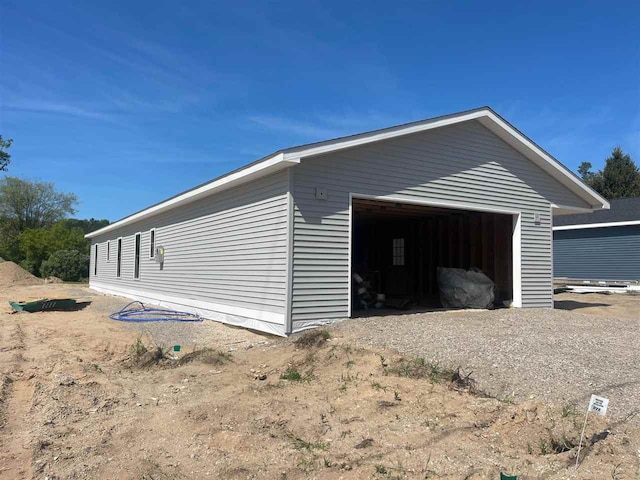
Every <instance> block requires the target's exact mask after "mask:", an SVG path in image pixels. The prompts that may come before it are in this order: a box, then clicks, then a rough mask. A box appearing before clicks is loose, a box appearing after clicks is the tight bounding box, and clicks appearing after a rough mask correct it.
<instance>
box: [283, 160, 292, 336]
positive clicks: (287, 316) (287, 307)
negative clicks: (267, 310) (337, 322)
mask: <svg viewBox="0 0 640 480" xmlns="http://www.w3.org/2000/svg"><path fill="white" fill-rule="evenodd" d="M287 175H288V188H287V250H286V251H287V254H286V262H287V280H286V282H287V283H286V293H285V300H284V302H285V304H284V324H285V333H286V334H287V335H288V334H289V333H291V332H292V331H293V318H292V315H291V307H292V302H293V234H294V232H293V214H294V213H293V182H294V179H293V169H291V168H290V169H288V170H287Z"/></svg>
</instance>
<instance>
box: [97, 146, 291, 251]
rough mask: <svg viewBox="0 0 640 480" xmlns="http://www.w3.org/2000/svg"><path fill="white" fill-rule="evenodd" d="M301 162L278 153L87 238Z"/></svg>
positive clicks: (111, 225)
mask: <svg viewBox="0 0 640 480" xmlns="http://www.w3.org/2000/svg"><path fill="white" fill-rule="evenodd" d="M299 162H300V160H299V159H298V160H296V159H286V160H285V159H284V155H283V154H282V153H278V154H277V155H273V156H272V157H269V158H266V159H265V160H263V161H261V162H259V163H256V164H254V165H251V166H250V167H247V168H244V169H242V170H239V171H237V172H235V173H231V174H230V175H226V176H224V177H222V178H220V179H218V180H214V181H213V182H210V183H207V184H205V185H202V186H200V187H198V188H195V189H193V190H189V191H188V192H185V193H183V194H181V195H177V196H175V197H173V198H170V199H169V200H166V201H164V202H161V203H158V204H157V205H154V206H152V207H149V208H147V209H145V210H142V211H140V212H138V213H134V214H133V215H131V216H129V217H126V218H123V219H122V220H119V221H117V222H114V223H112V224H110V225H107V226H106V227H104V228H101V229H100V230H96V231H95V232H91V233H88V234H87V235H85V238H93V237H96V236H98V235H102V234H103V233H107V232H110V231H112V230H115V229H116V228H120V227H123V226H125V225H129V224H132V223H135V222H138V221H140V220H143V219H145V218H147V217H150V216H152V215H157V214H158V213H161V212H164V211H166V210H171V209H173V208H176V207H178V206H180V205H184V204H187V203H191V202H194V201H196V200H199V199H200V198H204V197H207V196H209V195H213V194H214V193H218V192H221V191H223V190H226V189H227V188H231V187H235V186H237V185H241V184H243V183H246V182H249V181H251V180H254V179H256V178H260V177H264V176H266V175H269V174H271V173H275V172H277V171H279V170H282V169H284V168H288V167H291V166H293V165H295V164H296V163H299Z"/></svg>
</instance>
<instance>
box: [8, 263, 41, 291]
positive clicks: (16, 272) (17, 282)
mask: <svg viewBox="0 0 640 480" xmlns="http://www.w3.org/2000/svg"><path fill="white" fill-rule="evenodd" d="M41 284H42V280H40V279H39V278H38V277H36V276H34V275H31V274H30V273H29V272H27V271H26V270H25V269H24V268H22V267H20V266H19V265H16V264H15V263H13V262H0V287H5V288H6V287H15V286H28V285H41Z"/></svg>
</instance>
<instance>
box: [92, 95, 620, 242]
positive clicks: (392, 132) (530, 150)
mask: <svg viewBox="0 0 640 480" xmlns="http://www.w3.org/2000/svg"><path fill="white" fill-rule="evenodd" d="M470 120H477V121H479V122H480V123H481V124H482V125H484V126H485V127H486V128H488V129H489V130H490V131H492V132H493V133H494V134H496V135H497V136H498V137H499V138H501V139H502V140H504V141H505V142H506V143H508V144H509V145H511V146H512V147H513V148H515V149H516V150H517V151H519V152H520V153H522V154H523V155H524V156H525V157H527V158H528V159H529V160H531V161H532V162H534V163H535V164H536V165H538V166H539V167H540V168H542V169H543V170H544V171H546V172H547V173H549V174H550V175H551V176H553V177H554V178H556V179H557V180H558V181H560V182H561V183H562V184H563V185H565V186H566V187H567V188H569V190H571V191H572V192H574V193H575V194H576V195H577V196H578V197H580V198H582V199H583V200H584V201H585V202H586V203H587V204H588V205H589V206H590V208H587V209H585V208H580V207H572V206H559V205H552V206H553V208H554V209H559V210H562V211H563V213H571V212H573V213H584V212H585V211H588V212H590V211H594V210H601V209H608V208H610V206H609V202H607V200H606V199H604V198H603V197H602V196H600V195H599V194H598V193H596V192H595V191H594V190H592V189H591V188H590V187H589V186H587V185H586V184H585V183H584V182H583V181H582V180H580V179H579V178H578V177H577V176H575V175H574V174H573V173H572V172H571V171H570V170H568V169H567V168H566V167H564V165H562V164H561V163H560V162H559V161H558V160H556V159H555V158H553V157H552V156H551V155H549V154H548V153H547V152H545V151H544V150H542V149H541V148H540V147H538V146H537V145H536V144H535V143H533V142H532V141H531V140H529V139H528V138H527V137H526V136H525V135H524V134H522V133H521V132H519V131H518V130H517V129H516V128H515V127H513V126H512V125H511V124H509V123H508V122H507V121H506V120H504V119H503V118H502V117H500V116H499V115H498V114H497V113H495V112H494V111H493V110H491V109H490V108H488V107H485V108H480V109H476V110H470V111H467V112H462V113H458V114H453V115H447V116H444V117H438V118H435V119H432V120H423V121H420V122H414V123H409V124H405V125H400V126H397V127H391V128H385V129H382V130H376V131H373V132H368V133H363V134H359V135H352V136H349V137H343V138H338V139H335V140H328V141H325V142H319V143H314V144H311V145H303V146H300V147H294V148H289V149H286V150H283V151H280V152H278V153H275V154H273V155H271V156H269V157H266V158H265V159H263V160H260V161H258V162H256V163H254V164H252V165H249V166H248V167H246V168H242V169H240V170H238V171H236V172H233V173H231V174H229V175H226V176H224V177H221V178H219V179H217V180H214V181H212V182H209V183H207V184H204V185H202V186H200V187H197V188H195V189H193V190H189V191H187V192H185V193H183V194H180V195H177V196H176V197H173V198H170V199H169V200H166V201H164V202H161V203H159V204H157V205H154V206H152V207H149V208H147V209H145V210H142V211H140V212H138V213H135V214H133V215H130V216H129V217H125V218H123V219H122V220H119V221H117V222H115V223H112V224H111V225H108V226H106V227H104V228H101V229H100V230H96V231H95V232H91V233H89V234H87V235H85V237H86V238H93V237H97V236H99V235H102V234H103V233H107V232H109V231H111V230H114V229H116V228H120V227H123V226H125V225H129V224H131V223H134V222H137V221H140V220H142V219H144V218H148V217H151V216H153V215H157V214H158V213H161V212H164V211H167V210H171V209H173V208H176V207H178V206H181V205H185V204H187V203H191V202H193V201H196V200H198V199H200V198H204V197H206V196H209V195H213V194H214V193H218V192H221V191H223V190H226V189H228V188H231V187H235V186H237V185H241V184H243V183H246V182H250V181H252V180H254V179H256V178H260V177H263V176H266V175H269V174H271V173H274V172H277V171H279V170H282V169H285V168H289V167H291V166H293V165H296V164H298V163H300V161H301V159H303V158H310V157H315V156H318V155H323V154H326V153H331V152H335V151H337V150H344V149H347V148H354V147H358V146H360V145H364V144H369V143H374V142H380V141H384V140H389V139H391V138H395V137H399V136H403V135H411V134H413V133H419V132H424V131H427V130H432V129H435V128H440V127H445V126H447V125H453V124H456V123H462V122H467V121H470Z"/></svg>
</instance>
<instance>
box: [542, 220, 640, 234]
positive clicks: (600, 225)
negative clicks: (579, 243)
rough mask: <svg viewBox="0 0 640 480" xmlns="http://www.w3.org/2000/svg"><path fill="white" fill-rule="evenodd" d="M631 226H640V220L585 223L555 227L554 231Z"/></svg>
mask: <svg viewBox="0 0 640 480" xmlns="http://www.w3.org/2000/svg"><path fill="white" fill-rule="evenodd" d="M629 225H640V220H630V221H628V222H608V223H583V224H581V225H561V226H558V227H553V231H554V232H555V231H557V230H582V229H585V228H607V227H626V226H629Z"/></svg>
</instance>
